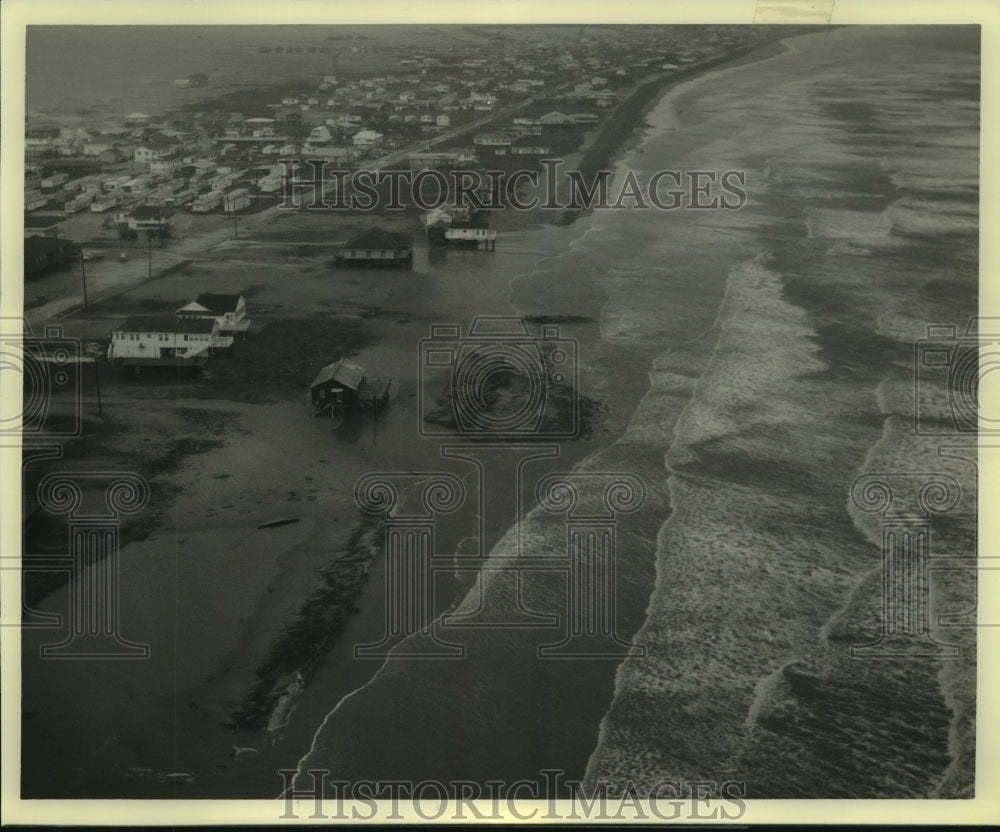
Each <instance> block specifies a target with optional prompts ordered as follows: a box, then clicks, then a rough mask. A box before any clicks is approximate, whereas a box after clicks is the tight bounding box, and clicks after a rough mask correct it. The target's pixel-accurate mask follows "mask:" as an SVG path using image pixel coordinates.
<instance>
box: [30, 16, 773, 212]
mask: <svg viewBox="0 0 1000 832" xmlns="http://www.w3.org/2000/svg"><path fill="white" fill-rule="evenodd" d="M682 28H683V27H675V28H674V29H669V28H667V29H664V28H661V27H630V28H629V30H628V31H625V30H624V29H623V30H621V31H619V30H616V29H615V28H614V27H611V28H606V29H605V30H603V31H602V32H601V34H600V37H594V36H590V35H587V34H586V33H576V34H574V36H573V38H571V39H570V40H568V41H566V42H565V44H563V45H560V46H559V47H558V48H556V49H553V48H552V46H551V42H550V40H549V39H548V38H544V39H536V40H533V39H532V38H531V37H524V38H521V37H506V36H503V37H499V38H497V39H495V40H493V41H491V42H489V43H484V44H482V45H481V46H479V47H476V48H475V49H474V50H470V52H469V53H467V54H466V55H464V56H463V55H462V54H461V50H458V49H456V48H455V47H454V46H452V45H450V44H447V43H445V42H442V45H441V48H440V50H438V51H436V52H435V51H434V50H432V49H425V50H424V51H423V52H421V53H417V54H413V55H410V56H407V57H405V58H402V59H401V60H400V61H399V67H400V69H399V71H398V72H393V73H385V74H382V75H376V76H374V77H358V76H357V75H352V77H350V78H344V77H338V76H336V75H324V76H322V79H321V81H320V82H319V83H314V84H313V85H311V86H310V87H309V88H308V91H306V92H303V93H302V94H286V95H283V96H281V97H280V98H279V97H276V98H275V100H273V101H272V102H271V103H267V104H262V105H260V111H259V112H258V113H255V114H248V115H250V116H251V117H249V118H248V117H245V116H244V114H243V113H223V112H219V111H218V110H213V109H211V108H210V107H206V110H205V111H204V112H191V111H188V112H186V113H178V114H176V115H175V116H174V117H172V118H170V119H166V118H155V117H153V116H151V115H149V114H148V113H144V112H133V113H130V114H129V115H127V116H124V117H122V118H121V119H119V120H117V121H116V122H115V123H110V124H105V125H103V126H101V127H95V128H93V129H87V128H84V127H81V126H78V125H75V124H74V125H55V124H38V123H36V122H34V121H29V124H28V128H27V129H26V134H25V191H24V205H25V210H26V211H37V210H41V209H47V208H48V209H56V210H62V211H65V212H67V213H72V212H74V211H81V210H86V209H89V210H92V211H95V212H101V211H109V210H112V209H115V210H118V211H119V212H121V211H123V210H125V209H128V208H129V207H131V206H134V205H139V204H145V205H155V206H160V207H162V208H176V207H182V206H186V207H189V208H190V209H191V210H192V211H194V212H196V213H202V212H208V211H219V210H223V211H227V212H235V211H240V210H244V209H246V208H249V207H250V206H251V205H252V204H253V201H254V199H255V198H267V196H268V195H271V194H276V192H278V191H279V190H280V189H281V188H282V184H283V180H282V177H283V169H282V168H281V166H280V165H278V164H277V161H278V160H279V159H286V158H305V159H321V160H325V161H327V162H329V163H332V164H334V165H338V166H352V165H355V164H356V163H358V162H359V161H360V160H363V159H366V158H373V157H378V156H382V155H384V154H385V153H386V152H388V151H390V150H395V147H396V144H397V142H400V141H404V140H412V139H413V130H414V129H417V130H419V131H421V132H439V131H443V130H446V129H448V128H450V127H453V126H455V124H456V122H459V121H462V120H463V119H464V120H468V119H469V118H475V117H476V115H477V113H478V112H487V113H488V112H490V111H492V110H494V109H495V108H497V107H499V106H502V105H506V104H509V103H512V102H515V101H519V100H523V98H524V97H525V96H529V97H531V99H532V100H533V103H534V104H540V103H542V101H543V100H545V99H547V100H550V101H551V100H553V99H555V100H558V101H559V102H565V104H566V107H565V111H558V110H556V111H550V112H543V113H541V114H540V115H538V116H537V117H534V118H528V117H523V116H522V117H521V118H518V119H514V121H513V123H512V124H510V125H508V126H507V127H505V128H501V129H499V130H496V129H494V130H490V131H489V132H483V133H480V134H479V135H477V136H476V137H475V138H474V140H473V143H474V145H475V148H474V149H475V150H478V151H481V152H483V153H484V154H485V155H487V156H491V157H494V156H501V155H536V156H542V155H544V154H546V153H548V152H550V148H549V147H547V146H546V143H545V142H543V141H541V140H540V139H539V137H541V136H542V135H544V133H543V131H545V130H548V129H549V128H550V127H557V126H560V125H580V124H584V125H586V124H594V123H597V122H598V121H599V119H600V116H599V115H597V114H596V113H593V112H585V111H583V110H586V109H587V108H589V107H593V108H607V107H610V106H611V105H613V104H614V103H615V102H616V101H617V96H616V92H615V90H614V88H615V87H618V86H623V85H624V86H628V85H629V84H631V83H633V82H634V80H635V79H636V78H638V77H640V76H639V74H641V73H645V72H648V71H649V70H651V69H678V68H681V67H683V66H685V65H687V64H690V63H692V62H694V61H697V60H703V59H706V58H709V57H713V56H716V55H719V54H721V53H722V52H724V51H725V50H727V49H730V48H732V47H734V46H737V45H746V44H747V43H748V42H749V41H753V40H754V39H757V40H759V39H761V38H763V37H765V33H758V32H756V31H750V32H747V31H744V30H746V29H751V30H752V27H743V28H742V29H738V28H736V27H729V28H726V27H699V29H698V31H697V32H694V33H686V32H682V31H679V30H680V29H682ZM767 36H768V37H770V35H767ZM362 46H363V45H362ZM362 46H357V47H354V48H362ZM288 49H292V47H288ZM317 49H318V47H317ZM275 54H276V53H275ZM319 60H325V59H319ZM630 73H631V74H630ZM637 73H639V74H637ZM573 78H577V79H584V80H578V81H576V82H575V83H574V81H573ZM178 81H179V82H183V85H184V86H201V85H204V84H205V83H206V81H207V79H206V78H204V77H203V76H198V75H195V76H189V77H188V78H183V79H178ZM558 106H560V107H561V106H562V103H560V104H559V105H558ZM578 107H579V108H580V111H578V109H577V108H578ZM464 111H471V112H469V113H467V114H464V115H463V114H462V113H463V112H464ZM449 152H450V153H453V154H455V155H454V156H453V157H451V158H447V157H443V156H441V155H440V154H431V153H423V154H421V153H414V154H410V157H409V164H410V166H411V167H412V168H414V169H418V168H423V167H432V168H434V167H446V166H449V165H450V166H454V165H456V164H462V163H463V162H465V163H468V162H471V161H472V160H473V159H472V151H471V150H468V151H467V150H460V151H449ZM463 157H464V158H463ZM126 167H127V170H126V169H125V168H126ZM112 171H113V172H114V174H115V175H111V172H112ZM54 174H55V175H54ZM60 176H61V177H63V178H64V180H65V181H56V180H57V179H58V178H59V177H60ZM137 221H138V220H137ZM127 222H130V221H128V220H127ZM130 227H131V226H130Z"/></svg>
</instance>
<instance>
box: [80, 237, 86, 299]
mask: <svg viewBox="0 0 1000 832" xmlns="http://www.w3.org/2000/svg"><path fill="white" fill-rule="evenodd" d="M80 274H82V275H83V308H84V309H86V308H87V267H86V266H85V265H84V258H83V249H82V248H81V249H80Z"/></svg>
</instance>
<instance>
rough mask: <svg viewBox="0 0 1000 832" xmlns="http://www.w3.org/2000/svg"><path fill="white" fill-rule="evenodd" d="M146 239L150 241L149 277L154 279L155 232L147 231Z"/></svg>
mask: <svg viewBox="0 0 1000 832" xmlns="http://www.w3.org/2000/svg"><path fill="white" fill-rule="evenodd" d="M146 241H147V242H148V243H149V275H148V277H149V279H150V280H152V279H153V232H152V231H147V232H146Z"/></svg>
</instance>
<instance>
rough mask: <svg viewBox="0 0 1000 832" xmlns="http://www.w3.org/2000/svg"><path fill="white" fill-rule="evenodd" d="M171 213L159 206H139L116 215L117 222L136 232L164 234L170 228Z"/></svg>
mask: <svg viewBox="0 0 1000 832" xmlns="http://www.w3.org/2000/svg"><path fill="white" fill-rule="evenodd" d="M170 215H171V211H170V210H169V209H167V208H161V207H160V206H158V205H138V206H136V207H135V208H133V209H132V210H131V211H130V212H122V213H118V214H115V222H116V223H117V224H118V225H124V226H126V227H127V228H128V229H129V230H130V231H136V232H146V231H154V232H163V231H166V230H167V229H169V228H170Z"/></svg>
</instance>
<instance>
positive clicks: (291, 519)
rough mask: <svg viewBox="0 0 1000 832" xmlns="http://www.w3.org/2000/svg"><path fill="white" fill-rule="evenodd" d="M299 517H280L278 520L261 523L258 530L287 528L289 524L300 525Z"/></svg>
mask: <svg viewBox="0 0 1000 832" xmlns="http://www.w3.org/2000/svg"><path fill="white" fill-rule="evenodd" d="M298 522H299V518H298V517H280V518H278V519H277V520H268V521H267V522H266V523H261V524H260V525H259V526H258V527H257V528H258V529H273V528H275V527H276V526H287V525H288V524H289V523H298Z"/></svg>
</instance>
